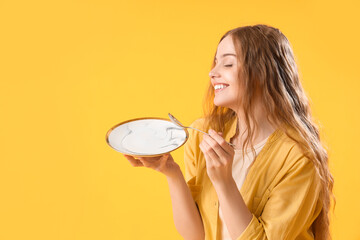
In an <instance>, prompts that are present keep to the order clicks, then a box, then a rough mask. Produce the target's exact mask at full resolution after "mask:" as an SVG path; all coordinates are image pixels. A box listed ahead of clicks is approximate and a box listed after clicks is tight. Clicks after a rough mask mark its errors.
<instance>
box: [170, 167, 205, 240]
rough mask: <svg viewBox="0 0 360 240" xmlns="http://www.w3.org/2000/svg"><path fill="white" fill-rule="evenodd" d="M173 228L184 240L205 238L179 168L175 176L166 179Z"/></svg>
mask: <svg viewBox="0 0 360 240" xmlns="http://www.w3.org/2000/svg"><path fill="white" fill-rule="evenodd" d="M167 181H168V185H169V190H170V196H171V202H172V208H173V216H174V222H175V227H176V229H177V230H178V232H179V233H180V235H181V236H182V237H183V238H184V239H186V240H192V239H194V240H200V239H204V238H205V233H204V227H203V224H202V220H201V217H200V213H199V212H198V210H197V208H196V205H195V202H194V200H193V198H192V195H191V192H190V189H189V188H188V186H187V184H186V182H185V179H184V176H183V174H182V172H181V170H180V168H179V170H178V171H177V174H174V175H173V176H171V177H167Z"/></svg>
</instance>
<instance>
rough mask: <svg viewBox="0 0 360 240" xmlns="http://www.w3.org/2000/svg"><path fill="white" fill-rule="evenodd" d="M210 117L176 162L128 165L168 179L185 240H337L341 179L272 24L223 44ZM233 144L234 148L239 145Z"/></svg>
mask: <svg viewBox="0 0 360 240" xmlns="http://www.w3.org/2000/svg"><path fill="white" fill-rule="evenodd" d="M205 100H206V101H205V107H204V110H205V115H204V117H203V118H199V119H197V120H195V121H194V122H193V123H192V124H191V126H192V127H195V128H197V129H201V130H203V131H206V132H208V133H209V134H210V136H211V137H209V136H207V135H205V134H202V133H200V132H198V131H195V130H192V129H190V130H189V133H190V137H189V140H188V141H187V142H186V144H185V145H184V151H185V179H184V176H183V174H182V172H181V170H180V168H179V166H178V165H177V164H176V163H175V162H174V160H173V158H172V157H171V155H170V154H166V155H163V156H161V157H160V158H139V159H135V158H133V157H131V156H125V157H126V158H127V159H128V160H129V161H130V162H131V164H132V165H133V166H145V167H149V168H152V169H155V170H157V171H159V172H161V173H163V174H165V175H166V177H167V180H168V184H169V189H170V195H171V200H172V206H173V213H174V221H175V226H176V228H177V230H178V231H179V233H180V234H181V235H182V236H183V237H184V239H209V240H210V239H214V240H215V239H237V240H240V239H329V238H330V234H329V216H328V213H329V209H330V202H331V201H330V200H331V197H333V194H332V188H333V177H332V175H331V173H330V171H329V168H328V156H327V153H326V150H325V149H324V148H323V146H322V145H321V142H320V139H319V131H318V128H317V127H316V125H315V124H314V123H313V122H312V119H311V113H310V107H309V103H308V100H307V97H306V95H305V93H304V91H303V88H302V86H301V84H300V80H299V76H298V71H297V66H296V63H295V60H294V55H293V52H292V49H291V46H290V43H289V42H288V40H287V38H286V37H285V36H284V35H283V34H282V33H281V32H280V31H279V30H278V29H276V28H273V27H270V26H266V25H255V26H245V27H239V28H235V29H232V30H230V31H228V32H227V33H225V34H224V36H223V37H222V38H221V40H220V42H219V45H218V48H217V51H216V54H215V58H214V61H213V66H212V69H211V71H210V82H209V89H208V91H207V95H206V98H205ZM229 143H232V144H233V145H234V146H231V145H230V144H229Z"/></svg>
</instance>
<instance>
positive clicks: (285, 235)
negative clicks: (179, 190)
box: [184, 118, 322, 240]
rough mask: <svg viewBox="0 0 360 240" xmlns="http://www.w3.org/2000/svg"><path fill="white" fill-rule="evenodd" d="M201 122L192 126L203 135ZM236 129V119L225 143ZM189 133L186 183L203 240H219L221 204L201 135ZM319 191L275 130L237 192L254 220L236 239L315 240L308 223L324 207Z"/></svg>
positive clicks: (294, 149) (313, 175)
mask: <svg viewBox="0 0 360 240" xmlns="http://www.w3.org/2000/svg"><path fill="white" fill-rule="evenodd" d="M203 122H204V119H203V118H199V119H197V120H195V121H194V122H193V123H192V124H191V126H192V127H194V128H197V129H200V130H204V131H205V129H204V128H203ZM236 127H237V119H236V118H235V119H234V120H233V122H231V123H230V124H228V125H227V127H226V128H225V129H226V131H225V132H224V133H223V136H224V139H225V140H226V141H228V142H229V141H230V139H231V138H232V137H233V136H234V135H235V133H236ZM188 130H189V139H188V141H187V142H186V143H185V144H184V161H185V181H186V182H187V185H188V187H189V189H190V191H191V194H192V196H193V199H194V201H195V203H196V205H197V207H198V209H199V212H200V215H201V218H202V221H203V225H204V229H205V240H219V239H220V236H221V234H220V229H219V228H220V222H219V200H218V196H217V193H216V191H215V188H214V187H213V185H212V182H211V181H210V178H209V177H208V176H207V172H206V161H205V157H204V155H203V153H202V151H201V149H200V147H199V144H200V143H201V141H202V136H203V133H200V132H198V131H195V130H193V129H190V128H188ZM320 188H321V185H320V177H319V175H318V174H317V171H316V169H315V167H314V165H313V163H312V161H311V160H309V159H308V158H307V157H305V156H304V154H303V152H302V150H301V149H300V146H299V145H298V144H297V143H296V142H295V141H294V140H292V139H291V138H289V137H288V136H287V135H286V134H285V133H284V132H283V131H281V130H280V129H277V130H276V131H275V132H274V133H272V134H271V135H270V136H269V138H268V140H267V142H266V144H265V146H264V147H263V149H262V150H261V151H260V153H259V155H258V156H257V157H256V159H255V161H254V163H253V165H252V166H251V167H250V169H249V172H248V174H247V176H246V179H245V181H244V184H243V185H242V187H241V189H240V193H241V195H242V197H243V199H244V201H245V203H246V205H247V207H248V209H249V210H250V212H251V213H252V214H253V218H252V220H251V222H250V223H249V225H248V226H247V228H246V229H245V230H244V232H243V233H242V234H241V235H240V236H239V237H238V238H237V239H236V240H245V239H246V240H249V239H276V240H283V239H297V240H300V239H301V240H302V239H314V236H313V233H312V230H311V225H312V223H313V222H314V220H315V219H316V217H317V216H318V215H319V213H320V211H321V208H322V205H321V201H320V199H319V193H320Z"/></svg>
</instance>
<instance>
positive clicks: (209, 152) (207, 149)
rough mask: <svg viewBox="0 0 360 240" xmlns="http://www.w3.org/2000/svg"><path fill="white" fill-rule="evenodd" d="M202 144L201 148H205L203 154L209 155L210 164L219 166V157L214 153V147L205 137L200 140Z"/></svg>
mask: <svg viewBox="0 0 360 240" xmlns="http://www.w3.org/2000/svg"><path fill="white" fill-rule="evenodd" d="M208 138H210V137H208ZM202 145H203V149H205V154H207V155H208V156H209V158H210V159H211V161H212V164H213V165H215V166H219V164H220V163H221V159H220V157H219V156H218V155H217V154H216V152H215V151H214V149H213V148H212V147H211V146H210V145H209V143H208V142H207V141H206V140H205V139H204V141H203V142H202Z"/></svg>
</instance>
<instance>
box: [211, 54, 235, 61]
mask: <svg viewBox="0 0 360 240" xmlns="http://www.w3.org/2000/svg"><path fill="white" fill-rule="evenodd" d="M226 56H235V57H236V54H233V53H224V54H223V55H222V56H221V57H226ZM215 60H217V58H216V57H215Z"/></svg>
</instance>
